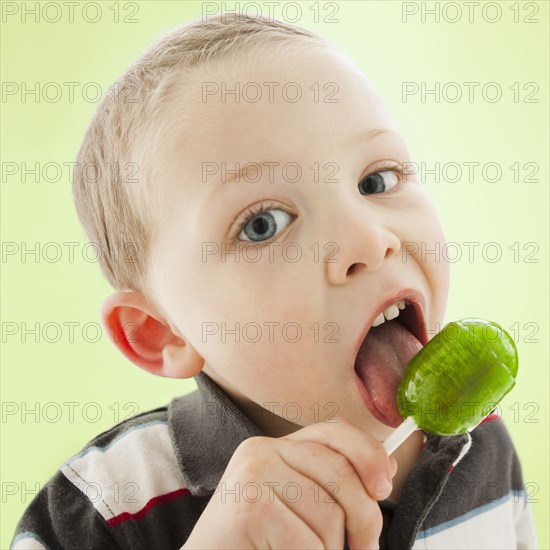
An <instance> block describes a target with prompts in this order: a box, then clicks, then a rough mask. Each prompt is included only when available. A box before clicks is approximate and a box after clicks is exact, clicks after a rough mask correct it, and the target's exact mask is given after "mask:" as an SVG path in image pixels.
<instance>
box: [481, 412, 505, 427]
mask: <svg viewBox="0 0 550 550" xmlns="http://www.w3.org/2000/svg"><path fill="white" fill-rule="evenodd" d="M494 420H500V416H499V415H498V414H497V413H493V414H490V415H489V416H486V417H485V418H484V419H483V420H482V421H481V422H480V423H479V425H480V426H481V425H482V424H485V422H493V421H494Z"/></svg>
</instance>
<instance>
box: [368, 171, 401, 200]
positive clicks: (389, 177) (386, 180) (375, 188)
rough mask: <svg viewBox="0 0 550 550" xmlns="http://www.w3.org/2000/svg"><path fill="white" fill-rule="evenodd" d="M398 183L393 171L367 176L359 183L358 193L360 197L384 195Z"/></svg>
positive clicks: (397, 177)
mask: <svg viewBox="0 0 550 550" xmlns="http://www.w3.org/2000/svg"><path fill="white" fill-rule="evenodd" d="M398 183H399V176H398V175H397V174H396V172H395V170H384V171H381V172H373V173H372V174H367V175H366V176H365V177H364V178H363V179H361V181H360V182H359V185H358V187H359V191H360V192H361V194H362V195H374V194H376V193H384V192H385V191H389V190H390V189H392V188H393V187H395V186H396V185H397V184H398Z"/></svg>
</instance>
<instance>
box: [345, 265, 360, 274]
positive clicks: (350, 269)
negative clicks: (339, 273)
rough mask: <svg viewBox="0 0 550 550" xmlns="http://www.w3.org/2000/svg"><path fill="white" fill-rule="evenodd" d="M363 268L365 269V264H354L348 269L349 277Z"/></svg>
mask: <svg viewBox="0 0 550 550" xmlns="http://www.w3.org/2000/svg"><path fill="white" fill-rule="evenodd" d="M361 267H364V266H363V264H352V265H350V266H349V267H348V272H347V275H351V274H352V273H355V272H356V271H359V270H360V269H361Z"/></svg>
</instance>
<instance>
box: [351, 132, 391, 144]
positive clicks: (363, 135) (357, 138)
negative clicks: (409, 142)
mask: <svg viewBox="0 0 550 550" xmlns="http://www.w3.org/2000/svg"><path fill="white" fill-rule="evenodd" d="M386 133H392V134H397V135H398V136H400V135H401V134H400V133H399V132H397V131H395V130H392V129H391V128H374V129H372V130H369V131H368V132H361V133H360V134H357V135H356V136H353V138H352V139H350V140H349V141H348V142H347V143H346V144H348V145H349V144H352V143H357V142H359V141H365V140H369V139H374V138H375V137H378V136H381V135H382V134H386Z"/></svg>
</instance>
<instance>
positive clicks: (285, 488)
mask: <svg viewBox="0 0 550 550" xmlns="http://www.w3.org/2000/svg"><path fill="white" fill-rule="evenodd" d="M409 162H411V158H410V156H409V152H408V150H407V146H406V143H405V141H404V139H403V137H402V136H401V135H400V134H399V132H398V131H397V129H396V127H395V125H394V123H393V122H392V121H391V119H390V118H389V116H388V114H387V113H386V111H385V109H384V106H383V103H382V101H381V99H380V98H379V96H378V95H377V93H376V91H375V90H374V88H373V86H372V84H371V83H370V82H369V81H368V79H367V78H366V77H365V75H364V74H363V73H362V72H361V71H360V70H359V69H358V67H357V66H356V65H355V64H354V63H353V62H352V61H351V60H350V59H349V58H348V57H346V55H345V54H343V53H342V52H341V51H339V50H338V49H336V48H335V47H334V46H333V45H331V44H330V43H328V42H327V41H325V40H324V39H322V38H321V37H319V36H317V35H315V34H314V33H312V32H310V31H307V30H305V29H301V28H299V27H296V26H292V25H288V24H285V23H282V22H279V21H268V20H266V19H262V18H259V19H253V18H248V17H245V16H243V15H237V16H233V17H228V16H224V15H221V16H219V17H215V18H209V19H208V20H207V21H205V22H200V21H195V22H192V23H190V24H188V25H186V26H183V27H181V28H178V29H176V30H175V31H174V32H172V33H170V34H169V35H166V36H165V37H163V38H161V39H160V40H159V41H158V42H157V43H156V44H155V45H153V46H152V47H151V48H150V49H149V50H148V51H146V52H145V53H144V54H143V56H142V57H141V58H140V59H139V60H138V61H136V63H135V64H134V65H133V66H132V67H130V69H129V70H128V71H127V72H126V73H125V74H124V75H123V76H122V77H121V78H120V79H119V81H118V85H117V86H115V87H114V88H113V91H112V92H111V94H110V95H109V96H108V97H107V98H106V99H105V100H104V101H103V102H102V104H101V105H100V107H99V109H98V112H97V113H96V116H95V118H94V120H93V121H92V123H91V125H90V127H89V129H88V131H87V134H86V137H85V140H84V143H83V145H82V147H81V150H80V153H79V157H78V166H81V167H82V166H87V165H90V163H92V165H93V166H95V167H97V174H98V175H99V176H100V177H99V181H97V180H96V179H95V178H88V179H87V178H86V177H84V173H83V172H82V173H81V172H78V173H77V175H76V178H75V186H74V192H75V201H76V207H77V211H78V214H79V217H80V219H81V221H82V223H83V225H84V227H85V229H86V231H87V234H88V236H89V237H90V240H92V241H94V242H97V243H99V244H100V246H101V247H102V252H103V254H102V255H101V258H102V264H101V265H102V269H103V272H104V274H105V275H106V277H107V278H108V280H109V281H110V282H111V284H112V285H113V286H114V287H115V288H116V289H117V292H116V293H115V294H113V295H112V296H110V297H108V298H107V299H106V300H105V302H104V304H103V308H102V312H101V315H102V320H103V323H104V325H105V327H106V328H107V329H108V332H109V334H110V335H111V337H112V341H113V343H115V345H116V346H117V347H118V348H119V349H120V351H121V352H122V353H123V354H124V355H125V356H126V357H128V359H130V360H131V361H132V362H133V363H135V364H136V365H137V366H139V367H140V368H143V369H145V370H147V371H148V372H150V373H152V374H156V375H159V376H168V377H173V378H190V377H194V378H195V380H196V382H197V385H198V390H197V391H194V392H192V393H191V394H188V395H185V396H182V397H179V398H175V399H173V400H172V401H171V403H170V404H169V405H167V406H164V407H159V408H157V409H155V410H152V411H148V412H145V413H142V414H139V415H137V416H135V417H133V418H131V419H128V420H126V421H124V422H121V423H119V424H117V425H116V426H114V427H113V428H111V429H110V430H108V431H106V432H104V433H102V434H100V435H99V436H97V437H96V438H95V439H93V440H92V441H91V442H90V443H89V444H88V445H86V447H85V448H84V449H83V450H82V451H81V452H80V453H78V454H77V455H75V456H74V457H72V458H70V459H69V460H68V461H67V462H65V463H64V464H63V465H62V466H61V468H60V470H59V471H58V472H57V474H56V475H55V476H54V477H53V478H52V479H51V480H50V481H49V482H48V484H47V485H46V486H45V487H44V488H43V489H42V491H41V492H40V493H39V494H38V495H37V496H36V498H35V499H34V500H33V502H32V503H31V504H30V505H29V507H28V509H27V511H26V512H25V514H24V516H23V518H22V519H21V521H20V522H19V525H18V527H17V532H16V536H15V537H14V541H13V544H12V548H14V549H21V548H36V549H44V548H50V549H57V548H75V549H76V548H78V549H83V548H90V549H101V550H108V549H111V548H113V549H114V548H132V549H134V550H135V549H148V550H151V549H155V548H159V549H172V548H173V549H177V548H185V549H194V548H344V546H347V547H349V548H352V549H354V548H378V547H380V548H388V549H399V550H402V549H404V548H499V549H502V548H534V547H536V539H535V533H534V526H533V521H532V516H531V511H530V508H529V505H528V502H526V499H525V494H524V493H523V492H522V487H523V482H522V478H521V469H520V464H519V461H518V458H517V456H516V453H515V451H514V449H513V446H512V443H511V440H510V438H509V436H508V434H507V432H506V430H505V428H504V426H503V425H502V422H499V421H498V420H497V421H493V422H490V421H487V422H485V423H483V424H482V425H480V426H478V427H477V428H476V429H475V430H474V431H473V432H472V433H471V434H463V435H459V436H455V437H436V436H432V435H429V434H424V433H423V432H421V431H417V432H415V433H413V434H412V435H411V437H409V439H407V441H406V442H405V443H404V444H403V445H402V446H401V447H400V448H399V449H398V450H397V451H396V452H395V453H394V454H393V455H392V456H390V457H388V454H387V453H386V452H385V450H384V448H383V446H382V445H381V443H380V442H381V441H384V440H385V439H386V438H387V436H388V435H389V434H390V433H391V432H392V430H393V429H394V428H395V427H396V426H397V425H398V424H399V423H400V422H401V418H400V416H399V414H398V411H397V408H396V400H395V392H396V388H397V385H398V383H399V380H400V379H401V377H402V373H403V369H404V367H405V365H406V364H407V362H408V360H409V359H410V358H411V357H412V356H413V355H414V354H415V353H416V352H417V351H418V350H419V349H420V348H421V346H422V345H424V344H426V343H427V341H428V340H429V337H428V335H433V332H434V327H438V326H441V322H442V319H443V315H444V310H445V304H446V299H447V293H448V266H447V264H446V263H445V262H438V261H435V259H433V257H431V256H430V255H428V257H427V258H426V259H425V261H421V257H420V255H419V254H416V253H415V252H414V247H412V248H406V247H405V243H425V246H426V247H427V248H428V249H430V250H433V249H434V246H435V245H436V243H439V244H440V246H442V245H443V244H444V236H443V232H442V229H441V225H440V222H439V220H438V217H437V214H436V212H435V210H434V207H433V204H432V203H431V201H430V199H429V198H428V196H427V195H426V192H425V191H424V190H423V189H422V186H421V185H420V184H419V182H418V181H416V179H415V178H414V177H412V176H411V175H410V174H407V171H406V166H407V163H409ZM113 167H116V170H118V172H117V171H116V170H113ZM133 167H137V173H138V177H137V178H135V177H134V178H130V177H128V172H129V171H132V173H134V172H135V170H132V168H133ZM91 180H93V181H91ZM263 233H265V235H264V234H263ZM116 243H123V244H126V245H130V244H131V249H132V250H133V251H134V252H135V254H136V258H137V260H138V261H137V262H117V261H116V260H115V258H114V256H112V254H113V248H114V245H115V244H116ZM417 248H418V247H417ZM91 487H93V488H94V489H95V490H90V488H91ZM113 487H119V488H120V489H121V490H120V491H119V492H116V491H114V490H113V489H112V488H113ZM488 487H492V488H493V489H494V490H493V491H490V490H488ZM123 489H124V491H123ZM129 491H130V492H129Z"/></svg>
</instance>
